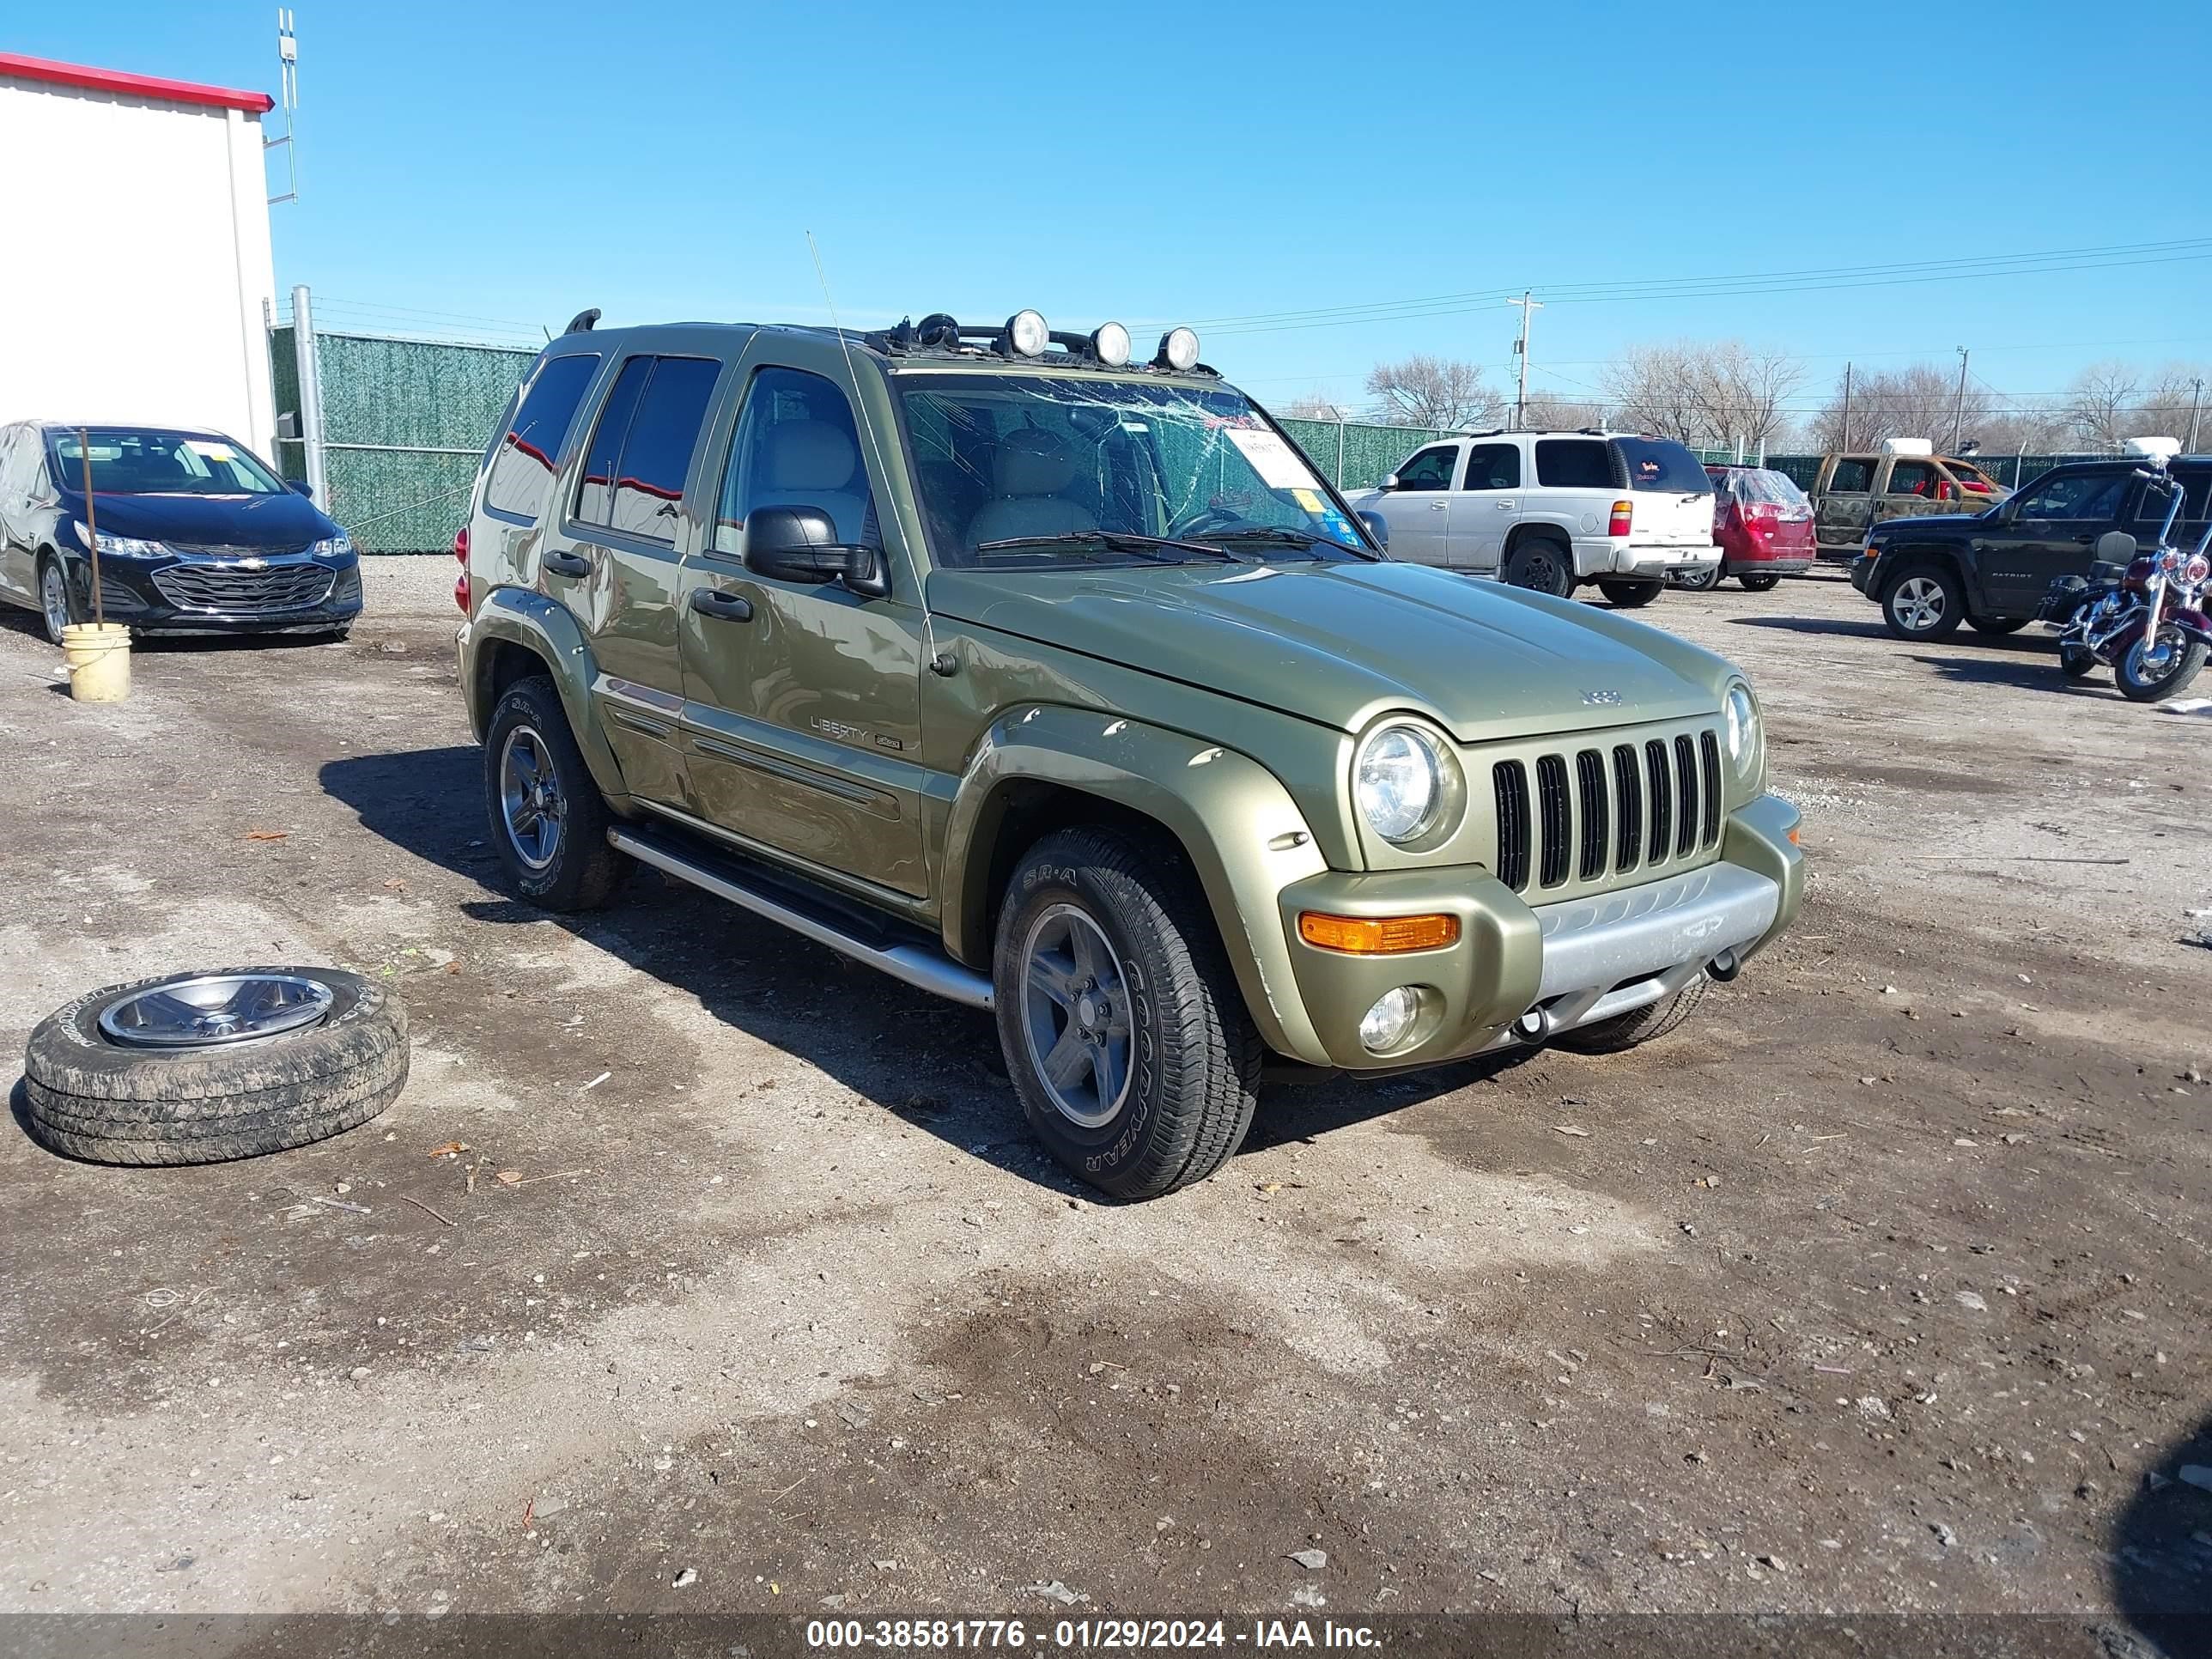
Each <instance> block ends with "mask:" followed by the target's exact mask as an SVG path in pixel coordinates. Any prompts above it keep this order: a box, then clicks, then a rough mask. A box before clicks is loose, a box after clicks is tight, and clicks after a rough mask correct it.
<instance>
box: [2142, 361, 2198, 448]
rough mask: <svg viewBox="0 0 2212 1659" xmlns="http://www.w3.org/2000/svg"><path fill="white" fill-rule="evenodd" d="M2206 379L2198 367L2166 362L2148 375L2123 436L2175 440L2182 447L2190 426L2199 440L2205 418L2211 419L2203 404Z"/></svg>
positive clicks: (2185, 441)
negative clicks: (2179, 442) (2159, 437)
mask: <svg viewBox="0 0 2212 1659" xmlns="http://www.w3.org/2000/svg"><path fill="white" fill-rule="evenodd" d="M2207 380H2212V376H2208V375H2207V374H2205V372H2204V370H2203V369H2202V368H2191V367H2190V366H2189V365H2188V364H2186V363H2168V364H2167V365H2166V367H2165V368H2161V369H2160V370H2159V371H2158V372H2157V373H2156V374H2154V375H2152V376H2151V379H2150V383H2149V385H2148V386H2147V387H2146V388H2145V389H2144V391H2143V392H2142V397H2141V398H2140V399H2139V401H2138V402H2137V403H2136V408H2135V411H2134V416H2133V418H2132V419H2131V420H2130V422H2129V426H2128V434H2127V435H2128V436H2130V437H2148V436H2154V435H2156V436H2162V437H2171V438H2179V439H2180V440H2181V441H2183V442H2184V443H2187V442H2188V441H2189V440H2190V437H2191V428H2192V427H2194V428H2196V429H2197V436H2199V437H2201V436H2202V435H2203V432H2204V431H2205V429H2206V423H2207V421H2208V419H2212V416H2208V414H2207V411H2206V409H2205V405H2204V388H2205V385H2206V382H2207Z"/></svg>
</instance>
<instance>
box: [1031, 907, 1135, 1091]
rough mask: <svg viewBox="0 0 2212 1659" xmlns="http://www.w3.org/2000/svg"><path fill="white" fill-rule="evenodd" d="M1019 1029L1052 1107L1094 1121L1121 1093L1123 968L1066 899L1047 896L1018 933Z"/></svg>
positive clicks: (1125, 1061)
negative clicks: (1025, 931)
mask: <svg viewBox="0 0 2212 1659" xmlns="http://www.w3.org/2000/svg"><path fill="white" fill-rule="evenodd" d="M1021 968H1022V989H1021V1008H1022V1014H1021V1020H1022V1036H1023V1038H1024V1041H1025V1042H1026V1043H1027V1044H1028V1047H1029V1055H1030V1066H1031V1067H1032V1068H1033V1069H1034V1070H1035V1072H1036V1078H1037V1081H1038V1083H1039V1084H1040V1085H1042V1087H1043V1089H1044V1092H1045V1097H1046V1098H1047V1099H1048V1100H1050V1101H1051V1102H1052V1104H1053V1109H1054V1110H1055V1111H1057V1112H1058V1113H1059V1114H1060V1115H1061V1116H1062V1117H1064V1118H1066V1119H1067V1121H1069V1122H1071V1123H1073V1124H1076V1125H1078V1126H1079V1127H1082V1128H1085V1129H1096V1128H1099V1127H1103V1125H1105V1124H1107V1123H1109V1122H1111V1121H1113V1118H1114V1115H1115V1113H1117V1112H1119V1111H1120V1110H1121V1106H1122V1103H1123V1102H1125V1101H1126V1100H1127V1098H1128V1097H1129V1087H1130V1079H1131V1073H1132V1071H1133V1067H1132V1066H1130V1063H1129V1060H1130V1054H1131V1044H1130V1023H1129V997H1128V980H1127V975H1125V974H1124V973H1123V972H1122V971H1121V958H1120V957H1117V956H1116V955H1115V954H1114V947H1113V945H1110V944H1109V943H1108V941H1107V939H1106V935H1105V933H1103V931H1102V930H1101V929H1100V927H1099V926H1098V924H1097V922H1095V921H1092V920H1091V918H1090V916H1088V915H1085V913H1084V912H1083V911H1082V910H1080V909H1079V908H1076V907H1075V906H1074V905H1073V904H1055V905H1054V906H1052V907H1051V908H1049V909H1048V910H1046V911H1045V912H1044V914H1043V915H1040V916H1039V917H1038V918H1037V919H1036V921H1033V922H1031V923H1030V931H1029V936H1028V937H1027V938H1026V939H1024V940H1023V941H1022V956H1021Z"/></svg>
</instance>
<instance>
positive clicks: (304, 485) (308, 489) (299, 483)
mask: <svg viewBox="0 0 2212 1659" xmlns="http://www.w3.org/2000/svg"><path fill="white" fill-rule="evenodd" d="M290 483H291V485H292V493H293V494H294V495H305V496H306V497H307V499H308V500H309V501H313V500H314V499H315V487H314V485H313V484H311V483H308V482H307V480H306V479H305V478H294V479H292V480H290Z"/></svg>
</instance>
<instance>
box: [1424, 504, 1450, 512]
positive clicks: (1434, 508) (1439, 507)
mask: <svg viewBox="0 0 2212 1659" xmlns="http://www.w3.org/2000/svg"><path fill="white" fill-rule="evenodd" d="M1450 506H1451V503H1450V502H1449V501H1431V502H1430V503H1429V511H1430V512H1431V513H1442V512H1443V511H1444V510H1445V509H1446V508H1448V507H1450Z"/></svg>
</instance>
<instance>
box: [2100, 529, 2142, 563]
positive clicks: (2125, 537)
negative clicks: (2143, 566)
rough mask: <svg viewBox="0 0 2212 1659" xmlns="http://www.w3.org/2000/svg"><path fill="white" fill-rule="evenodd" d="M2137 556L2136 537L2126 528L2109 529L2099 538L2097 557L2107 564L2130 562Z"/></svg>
mask: <svg viewBox="0 0 2212 1659" xmlns="http://www.w3.org/2000/svg"><path fill="white" fill-rule="evenodd" d="M2135 556H2136V538H2134V537H2132V536H2130V535H2129V534H2128V532H2126V531H2124V530H2107V531H2106V532H2105V533H2104V534H2103V535H2101V536H2100V537H2098V538H2097V557H2098V559H2099V560H2100V562H2103V563H2106V564H2129V563H2131V562H2133V561H2134V559H2135Z"/></svg>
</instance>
